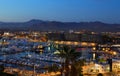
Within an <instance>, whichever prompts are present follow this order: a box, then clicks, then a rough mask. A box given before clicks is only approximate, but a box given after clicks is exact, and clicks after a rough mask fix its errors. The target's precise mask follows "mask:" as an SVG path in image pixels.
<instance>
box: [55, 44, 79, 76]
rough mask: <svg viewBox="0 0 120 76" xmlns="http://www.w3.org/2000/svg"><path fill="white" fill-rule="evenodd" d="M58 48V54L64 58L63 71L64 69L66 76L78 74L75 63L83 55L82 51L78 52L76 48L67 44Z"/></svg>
mask: <svg viewBox="0 0 120 76" xmlns="http://www.w3.org/2000/svg"><path fill="white" fill-rule="evenodd" d="M57 50H58V51H59V53H57V55H58V56H59V57H61V58H63V59H64V63H63V66H62V73H63V69H64V72H65V76H77V69H76V67H75V66H74V64H75V62H76V61H77V59H78V58H79V57H80V56H81V53H80V52H76V51H75V48H72V47H70V46H66V45H65V46H62V47H60V48H58V49H57Z"/></svg>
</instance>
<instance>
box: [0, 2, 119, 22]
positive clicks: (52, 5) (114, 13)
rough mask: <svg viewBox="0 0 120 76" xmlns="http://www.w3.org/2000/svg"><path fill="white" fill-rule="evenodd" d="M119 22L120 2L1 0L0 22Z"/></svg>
mask: <svg viewBox="0 0 120 76" xmlns="http://www.w3.org/2000/svg"><path fill="white" fill-rule="evenodd" d="M30 19H41V20H56V21H64V22H66V21H67V22H70V21H72V22H73V21H76V22H81V21H102V22H106V23H120V0H0V21H5V22H11V21H12V22H16V21H17V22H21V21H28V20H30Z"/></svg>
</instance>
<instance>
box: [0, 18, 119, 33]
mask: <svg viewBox="0 0 120 76" xmlns="http://www.w3.org/2000/svg"><path fill="white" fill-rule="evenodd" d="M0 30H11V31H20V30H21V31H22V30H24V31H28V30H31V31H33V30H34V31H68V30H76V31H80V30H89V31H95V32H120V24H108V23H103V22H99V21H95V22H59V21H43V20H37V19H32V20H30V21H27V22H0Z"/></svg>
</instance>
